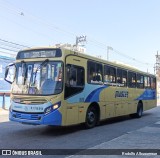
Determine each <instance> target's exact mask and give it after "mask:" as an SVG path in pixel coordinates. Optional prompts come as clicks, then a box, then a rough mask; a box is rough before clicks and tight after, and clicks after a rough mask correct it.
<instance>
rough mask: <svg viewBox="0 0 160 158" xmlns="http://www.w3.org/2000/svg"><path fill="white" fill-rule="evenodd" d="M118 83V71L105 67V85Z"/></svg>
mask: <svg viewBox="0 0 160 158" xmlns="http://www.w3.org/2000/svg"><path fill="white" fill-rule="evenodd" d="M115 82H116V69H115V68H114V67H111V66H108V65H105V66H104V83H106V84H107V83H115Z"/></svg>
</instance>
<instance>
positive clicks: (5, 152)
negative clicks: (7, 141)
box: [2, 150, 12, 155]
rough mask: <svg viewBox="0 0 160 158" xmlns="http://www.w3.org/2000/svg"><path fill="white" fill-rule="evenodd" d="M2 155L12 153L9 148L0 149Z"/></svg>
mask: <svg viewBox="0 0 160 158" xmlns="http://www.w3.org/2000/svg"><path fill="white" fill-rule="evenodd" d="M2 155H12V151H11V150H2Z"/></svg>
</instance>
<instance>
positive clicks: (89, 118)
mask: <svg viewBox="0 0 160 158" xmlns="http://www.w3.org/2000/svg"><path fill="white" fill-rule="evenodd" d="M97 122H98V113H97V110H96V107H95V106H89V108H88V109H87V113H86V120H85V127H86V128H87V129H89V128H93V127H95V125H96V123H97Z"/></svg>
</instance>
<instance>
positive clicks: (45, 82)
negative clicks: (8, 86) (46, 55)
mask: <svg viewBox="0 0 160 158" xmlns="http://www.w3.org/2000/svg"><path fill="white" fill-rule="evenodd" d="M62 66H63V64H62V62H60V61H49V60H45V61H42V62H21V63H17V64H16V79H15V81H14V83H13V85H12V93H14V94H35V95H52V94H58V93H60V92H61V91H62V83H63V81H62V75H63V72H62V71H63V68H62Z"/></svg>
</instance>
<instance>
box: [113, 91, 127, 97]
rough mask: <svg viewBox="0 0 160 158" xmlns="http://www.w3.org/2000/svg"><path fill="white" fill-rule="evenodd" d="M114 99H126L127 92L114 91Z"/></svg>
mask: <svg viewBox="0 0 160 158" xmlns="http://www.w3.org/2000/svg"><path fill="white" fill-rule="evenodd" d="M115 98H128V91H116V92H115Z"/></svg>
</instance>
